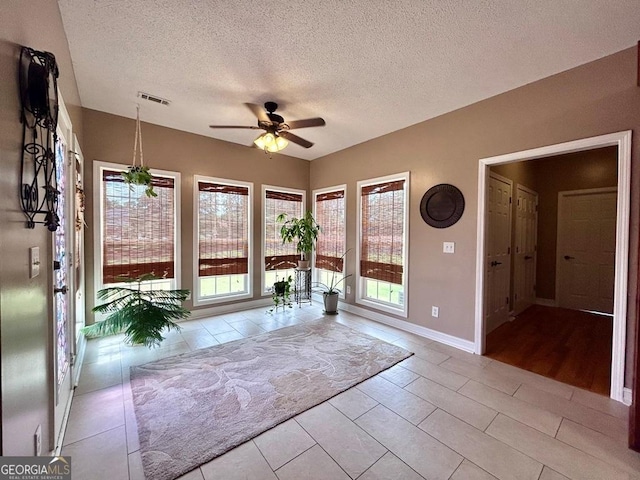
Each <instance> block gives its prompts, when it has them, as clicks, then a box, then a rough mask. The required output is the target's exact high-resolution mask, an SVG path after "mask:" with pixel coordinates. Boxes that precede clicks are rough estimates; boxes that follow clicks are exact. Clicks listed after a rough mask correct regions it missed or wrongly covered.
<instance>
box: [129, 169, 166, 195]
mask: <svg viewBox="0 0 640 480" xmlns="http://www.w3.org/2000/svg"><path fill="white" fill-rule="evenodd" d="M122 178H123V179H124V183H128V184H129V185H143V186H145V187H146V188H145V191H144V193H145V195H147V197H157V196H158V194H157V193H156V192H154V190H153V176H152V175H151V173H149V167H147V166H146V165H143V166H139V165H132V166H130V167H129V171H127V172H122ZM131 189H133V186H132V187H131Z"/></svg>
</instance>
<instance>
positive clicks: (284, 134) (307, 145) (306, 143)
mask: <svg viewBox="0 0 640 480" xmlns="http://www.w3.org/2000/svg"><path fill="white" fill-rule="evenodd" d="M278 135H280V136H281V137H283V138H286V139H287V140H289V141H290V142H293V143H297V144H298V145H300V146H301V147H304V148H311V147H313V143H311V142H310V141H309V140H305V139H304V138H301V137H299V136H297V135H294V134H293V133H291V132H288V131H286V130H282V131H281V132H278Z"/></svg>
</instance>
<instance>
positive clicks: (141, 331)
mask: <svg viewBox="0 0 640 480" xmlns="http://www.w3.org/2000/svg"><path fill="white" fill-rule="evenodd" d="M157 279H158V277H156V276H155V275H151V274H145V275H141V276H139V277H138V278H135V279H124V281H125V282H126V283H127V284H135V286H133V287H129V286H114V287H107V288H103V289H102V290H100V291H99V292H98V298H99V299H100V300H104V302H105V303H103V304H102V305H97V306H96V307H94V308H93V310H92V311H93V312H96V313H108V314H109V315H108V316H107V317H106V318H105V319H104V320H103V321H100V322H96V323H94V324H93V325H89V326H88V327H84V328H83V329H82V332H83V333H84V334H85V335H87V336H90V337H99V336H104V335H113V334H117V333H121V332H124V334H125V337H126V341H127V342H128V343H131V344H132V345H145V346H147V347H154V346H158V345H160V342H162V340H164V337H163V336H162V332H163V331H164V330H165V329H167V330H171V329H175V330H178V331H179V330H180V327H179V326H178V324H176V323H175V322H174V320H180V319H184V318H187V317H188V316H189V315H190V312H189V310H187V309H186V308H184V307H183V306H182V302H184V301H185V300H186V299H187V297H188V296H189V293H190V292H189V290H143V289H142V283H143V282H146V281H149V280H157Z"/></svg>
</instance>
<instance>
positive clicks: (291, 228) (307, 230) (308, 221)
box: [276, 211, 321, 260]
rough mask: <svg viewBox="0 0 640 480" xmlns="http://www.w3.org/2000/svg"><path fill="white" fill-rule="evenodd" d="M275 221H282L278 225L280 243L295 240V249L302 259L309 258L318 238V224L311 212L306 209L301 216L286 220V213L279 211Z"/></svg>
mask: <svg viewBox="0 0 640 480" xmlns="http://www.w3.org/2000/svg"><path fill="white" fill-rule="evenodd" d="M276 221H277V222H284V223H283V225H282V227H280V236H281V237H282V243H291V242H294V241H295V242H296V250H297V252H298V253H300V256H301V258H302V259H303V260H308V259H309V258H310V255H311V252H312V251H313V247H314V246H315V243H316V241H317V240H318V234H319V233H320V230H321V228H320V225H318V224H317V223H316V220H315V218H313V213H311V211H307V213H305V214H304V216H303V217H302V218H295V217H293V218H291V219H289V220H287V214H286V213H281V214H280V215H278V217H277V218H276Z"/></svg>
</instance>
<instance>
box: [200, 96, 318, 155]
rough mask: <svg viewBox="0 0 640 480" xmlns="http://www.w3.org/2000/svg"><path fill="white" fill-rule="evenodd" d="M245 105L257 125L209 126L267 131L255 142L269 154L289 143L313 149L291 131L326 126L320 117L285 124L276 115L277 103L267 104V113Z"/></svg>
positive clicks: (251, 105) (247, 104) (257, 106)
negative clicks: (254, 117)
mask: <svg viewBox="0 0 640 480" xmlns="http://www.w3.org/2000/svg"><path fill="white" fill-rule="evenodd" d="M245 105H246V106H247V107H248V108H249V110H251V111H252V112H253V114H254V115H255V116H256V118H257V119H258V124H257V125H250V126H244V125H209V126H210V127H211V128H248V129H251V130H260V129H262V130H265V133H263V134H262V135H260V136H259V137H258V138H256V139H255V140H254V142H253V143H255V144H256V145H257V146H258V147H259V148H261V149H263V150H265V151H268V152H278V151H280V150H282V149H283V148H285V147H286V146H287V144H288V141H290V142H293V143H295V144H297V145H300V146H301V147H304V148H311V147H312V146H313V143H312V142H310V141H309V140H305V139H304V138H302V137H299V136H298V135H294V134H293V133H291V132H290V130H294V129H296V128H308V127H322V126H324V125H325V121H324V119H322V118H320V117H316V118H306V119H304V120H293V121H291V122H285V120H284V118H282V117H281V116H280V115H278V114H277V113H275V111H276V110H277V109H278V104H277V103H275V102H266V103H265V104H264V108H265V110H266V112H265V111H264V110H263V109H262V107H260V106H259V105H256V104H255V103H245ZM287 140H288V141H287Z"/></svg>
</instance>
